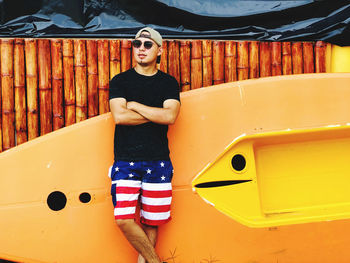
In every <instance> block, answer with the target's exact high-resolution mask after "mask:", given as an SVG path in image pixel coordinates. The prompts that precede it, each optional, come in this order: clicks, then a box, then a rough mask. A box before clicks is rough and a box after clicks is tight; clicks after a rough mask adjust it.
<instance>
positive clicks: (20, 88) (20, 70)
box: [14, 39, 27, 145]
mask: <svg viewBox="0 0 350 263" xmlns="http://www.w3.org/2000/svg"><path fill="white" fill-rule="evenodd" d="M14 86H15V113H16V114H15V120H16V121H15V123H16V138H17V145H20V144H22V143H24V142H26V141H27V116H26V114H27V110H26V90H25V70H24V40H23V39H16V40H15V47H14Z"/></svg>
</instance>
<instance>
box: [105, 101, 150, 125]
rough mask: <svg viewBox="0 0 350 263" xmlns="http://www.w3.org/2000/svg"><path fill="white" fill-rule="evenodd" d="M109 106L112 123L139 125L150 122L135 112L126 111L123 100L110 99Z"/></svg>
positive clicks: (125, 104)
mask: <svg viewBox="0 0 350 263" xmlns="http://www.w3.org/2000/svg"><path fill="white" fill-rule="evenodd" d="M109 105H110V108H111V112H112V115H113V118H114V121H115V123H116V124H118V125H139V124H143V123H146V122H149V121H150V120H148V119H147V118H145V117H144V116H142V115H141V114H139V113H137V112H136V111H133V110H131V109H128V108H127V101H126V99H124V98H114V99H111V100H110V101H109Z"/></svg>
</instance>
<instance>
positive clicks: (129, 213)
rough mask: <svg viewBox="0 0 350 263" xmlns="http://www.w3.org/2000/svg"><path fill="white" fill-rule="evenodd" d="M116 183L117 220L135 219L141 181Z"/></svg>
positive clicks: (115, 209)
mask: <svg viewBox="0 0 350 263" xmlns="http://www.w3.org/2000/svg"><path fill="white" fill-rule="evenodd" d="M112 183H116V184H117V185H116V195H117V197H116V198H117V205H116V207H115V208H114V216H115V219H133V218H135V211H136V206H137V200H138V198H139V194H140V188H141V181H134V180H118V181H113V182H112Z"/></svg>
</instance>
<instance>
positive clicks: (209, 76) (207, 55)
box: [202, 40, 213, 87]
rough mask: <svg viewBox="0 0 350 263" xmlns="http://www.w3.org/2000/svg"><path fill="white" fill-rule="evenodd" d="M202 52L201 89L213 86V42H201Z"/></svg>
mask: <svg viewBox="0 0 350 263" xmlns="http://www.w3.org/2000/svg"><path fill="white" fill-rule="evenodd" d="M202 52H203V84H202V85H203V87H208V86H211V85H213V42H212V41H211V40H202Z"/></svg>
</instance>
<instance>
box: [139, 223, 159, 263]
mask: <svg viewBox="0 0 350 263" xmlns="http://www.w3.org/2000/svg"><path fill="white" fill-rule="evenodd" d="M142 228H143V231H145V233H146V235H147V237H148V239H149V241H150V242H151V244H152V246H153V247H155V246H156V243H157V234H158V227H157V226H148V225H144V224H142ZM137 263H146V260H145V259H144V257H143V256H142V255H141V254H139V258H138V261H137Z"/></svg>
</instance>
